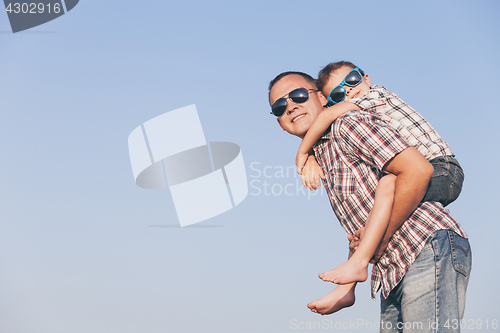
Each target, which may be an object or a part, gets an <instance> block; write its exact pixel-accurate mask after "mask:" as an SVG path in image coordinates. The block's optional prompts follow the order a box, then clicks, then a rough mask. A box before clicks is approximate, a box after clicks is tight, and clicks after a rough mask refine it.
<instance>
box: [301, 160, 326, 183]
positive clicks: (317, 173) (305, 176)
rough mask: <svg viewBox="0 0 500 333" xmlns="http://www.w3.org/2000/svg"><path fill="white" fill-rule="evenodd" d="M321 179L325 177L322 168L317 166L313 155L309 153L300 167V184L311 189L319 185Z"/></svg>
mask: <svg viewBox="0 0 500 333" xmlns="http://www.w3.org/2000/svg"><path fill="white" fill-rule="evenodd" d="M321 179H325V174H324V173H323V169H322V168H321V167H320V166H319V164H318V162H316V159H315V158H314V155H309V157H308V158H307V162H306V164H305V166H304V168H303V169H302V185H304V187H307V188H309V189H310V190H311V191H312V190H317V189H319V188H320V187H321Z"/></svg>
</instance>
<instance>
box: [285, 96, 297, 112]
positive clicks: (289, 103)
mask: <svg viewBox="0 0 500 333" xmlns="http://www.w3.org/2000/svg"><path fill="white" fill-rule="evenodd" d="M297 105H298V103H295V102H294V101H292V100H291V99H289V100H288V101H287V103H286V112H287V113H288V114H290V113H292V112H294V111H295V109H296V108H297Z"/></svg>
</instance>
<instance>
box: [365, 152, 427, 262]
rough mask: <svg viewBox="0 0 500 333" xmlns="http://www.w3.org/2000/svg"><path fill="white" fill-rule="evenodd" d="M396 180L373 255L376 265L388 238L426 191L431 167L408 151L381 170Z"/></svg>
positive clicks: (411, 212) (417, 155) (421, 158)
mask: <svg viewBox="0 0 500 333" xmlns="http://www.w3.org/2000/svg"><path fill="white" fill-rule="evenodd" d="M383 169H384V170H385V171H388V172H390V173H393V174H395V175H396V176H397V178H396V190H395V194H394V205H393V207H392V213H391V217H390V220H389V225H388V227H387V230H386V232H385V234H384V237H383V238H382V241H381V242H380V244H379V246H378V248H377V251H376V252H375V256H374V261H377V260H378V259H379V258H380V256H381V255H382V253H383V252H384V251H385V249H386V247H387V244H388V243H389V240H390V239H391V237H392V235H393V234H394V233H395V232H396V230H398V229H399V227H400V226H401V225H402V224H403V223H404V222H405V221H406V220H407V219H408V217H410V216H411V214H413V211H414V210H415V209H416V208H417V206H418V204H419V203H420V201H421V200H422V198H423V197H424V195H425V192H426V191H427V186H428V184H429V180H430V179H431V177H432V174H433V172H434V168H433V166H432V165H431V164H430V163H429V161H427V159H426V158H425V157H424V156H423V155H422V154H421V153H420V152H419V151H418V150H417V149H415V148H414V147H409V148H406V149H405V150H403V151H402V152H400V153H399V154H397V155H396V156H394V157H393V158H392V159H391V160H390V161H389V162H387V163H386V164H385V166H384V168H383Z"/></svg>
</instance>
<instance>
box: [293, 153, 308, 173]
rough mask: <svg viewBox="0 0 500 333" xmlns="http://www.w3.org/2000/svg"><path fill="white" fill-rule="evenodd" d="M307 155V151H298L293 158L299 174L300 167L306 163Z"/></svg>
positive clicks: (302, 167) (300, 171)
mask: <svg viewBox="0 0 500 333" xmlns="http://www.w3.org/2000/svg"><path fill="white" fill-rule="evenodd" d="M308 157H309V154H308V153H305V154H304V153H301V152H300V151H299V152H298V153H297V157H296V158H295V164H296V165H297V173H298V174H299V175H301V174H302V169H304V166H305V165H306V162H307V158H308Z"/></svg>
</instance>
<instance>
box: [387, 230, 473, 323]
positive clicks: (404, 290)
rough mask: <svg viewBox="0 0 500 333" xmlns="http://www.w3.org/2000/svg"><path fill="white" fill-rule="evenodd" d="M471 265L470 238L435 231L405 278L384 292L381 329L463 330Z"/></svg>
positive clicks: (449, 232) (446, 231) (444, 231)
mask: <svg viewBox="0 0 500 333" xmlns="http://www.w3.org/2000/svg"><path fill="white" fill-rule="evenodd" d="M471 266H472V252H471V248H470V245H469V241H468V240H467V239H465V238H462V237H460V236H459V235H457V234H456V233H454V232H452V231H449V230H439V231H436V232H435V233H433V234H432V235H431V236H430V237H429V239H428V240H427V242H426V245H425V247H424V248H423V249H422V251H421V252H420V254H419V255H418V256H417V258H416V260H415V262H414V263H413V264H412V265H411V266H410V268H409V270H408V271H407V273H406V275H405V277H404V278H403V280H401V282H400V283H399V284H398V285H397V286H396V287H395V288H394V289H393V290H392V291H391V292H390V294H389V296H388V297H387V299H384V297H383V296H381V315H380V319H381V322H380V327H381V328H380V332H384V333H389V332H390V333H393V332H404V333H410V332H415V333H416V332H418V333H422V332H460V320H461V319H462V317H463V315H464V309H465V291H466V290H467V284H468V282H469V273H470V270H471Z"/></svg>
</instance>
